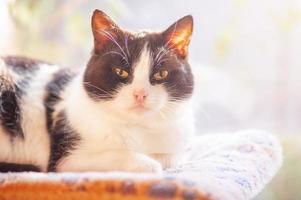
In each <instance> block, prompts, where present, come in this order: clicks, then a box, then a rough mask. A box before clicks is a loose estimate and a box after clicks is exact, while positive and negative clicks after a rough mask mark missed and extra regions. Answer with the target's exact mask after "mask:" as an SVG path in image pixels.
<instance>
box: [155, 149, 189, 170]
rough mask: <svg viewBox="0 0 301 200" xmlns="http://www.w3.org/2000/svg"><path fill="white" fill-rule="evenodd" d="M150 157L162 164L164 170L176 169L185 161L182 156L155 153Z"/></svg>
mask: <svg viewBox="0 0 301 200" xmlns="http://www.w3.org/2000/svg"><path fill="white" fill-rule="evenodd" d="M149 156H150V157H152V158H153V159H155V160H156V161H158V162H159V163H161V165H162V167H163V169H166V168H171V167H175V166H177V165H179V164H181V163H183V162H184V160H185V156H184V155H182V154H171V153H153V154H149Z"/></svg>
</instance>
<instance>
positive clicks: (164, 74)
mask: <svg viewBox="0 0 301 200" xmlns="http://www.w3.org/2000/svg"><path fill="white" fill-rule="evenodd" d="M167 76H168V71H167V70H161V71H158V72H157V73H155V74H154V78H155V80H157V81H161V80H163V79H165V78H166V77H167Z"/></svg>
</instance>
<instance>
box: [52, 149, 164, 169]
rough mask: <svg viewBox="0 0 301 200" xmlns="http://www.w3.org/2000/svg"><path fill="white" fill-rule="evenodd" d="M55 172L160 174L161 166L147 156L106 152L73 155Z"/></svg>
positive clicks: (59, 165) (123, 152) (60, 164)
mask: <svg viewBox="0 0 301 200" xmlns="http://www.w3.org/2000/svg"><path fill="white" fill-rule="evenodd" d="M57 171H59V172H63V171H71V172H80V171H126V172H155V173H161V172H162V166H161V164H160V163H159V162H157V161H156V160H154V159H152V158H150V157H149V156H147V155H144V154H141V153H137V152H133V151H123V150H118V151H107V152H103V153H100V154H91V153H89V154H88V153H87V154H85V153H82V152H81V153H74V154H72V155H70V156H68V157H67V158H65V159H64V160H62V161H61V162H60V163H59V164H58V166H57Z"/></svg>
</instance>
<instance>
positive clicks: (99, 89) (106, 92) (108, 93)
mask: <svg viewBox="0 0 301 200" xmlns="http://www.w3.org/2000/svg"><path fill="white" fill-rule="evenodd" d="M84 84H85V85H88V86H90V87H93V88H95V89H97V90H98V91H100V92H103V93H105V94H107V95H110V96H114V94H112V93H110V92H108V91H106V90H104V89H101V88H99V87H97V86H95V85H93V84H91V83H90V82H84Z"/></svg>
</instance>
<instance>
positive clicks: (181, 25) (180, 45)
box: [163, 15, 193, 59]
mask: <svg viewBox="0 0 301 200" xmlns="http://www.w3.org/2000/svg"><path fill="white" fill-rule="evenodd" d="M192 31H193V18H192V16H191V15H187V16H185V17H183V18H181V19H179V20H178V21H176V22H175V23H174V24H172V25H171V26H170V27H169V28H168V29H167V30H166V31H164V32H163V37H164V40H165V43H166V44H167V45H169V46H170V47H171V48H172V49H174V50H175V52H176V53H177V54H178V56H179V57H181V58H183V59H185V58H186V57H187V54H188V46H189V43H190V37H191V34H192Z"/></svg>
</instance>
